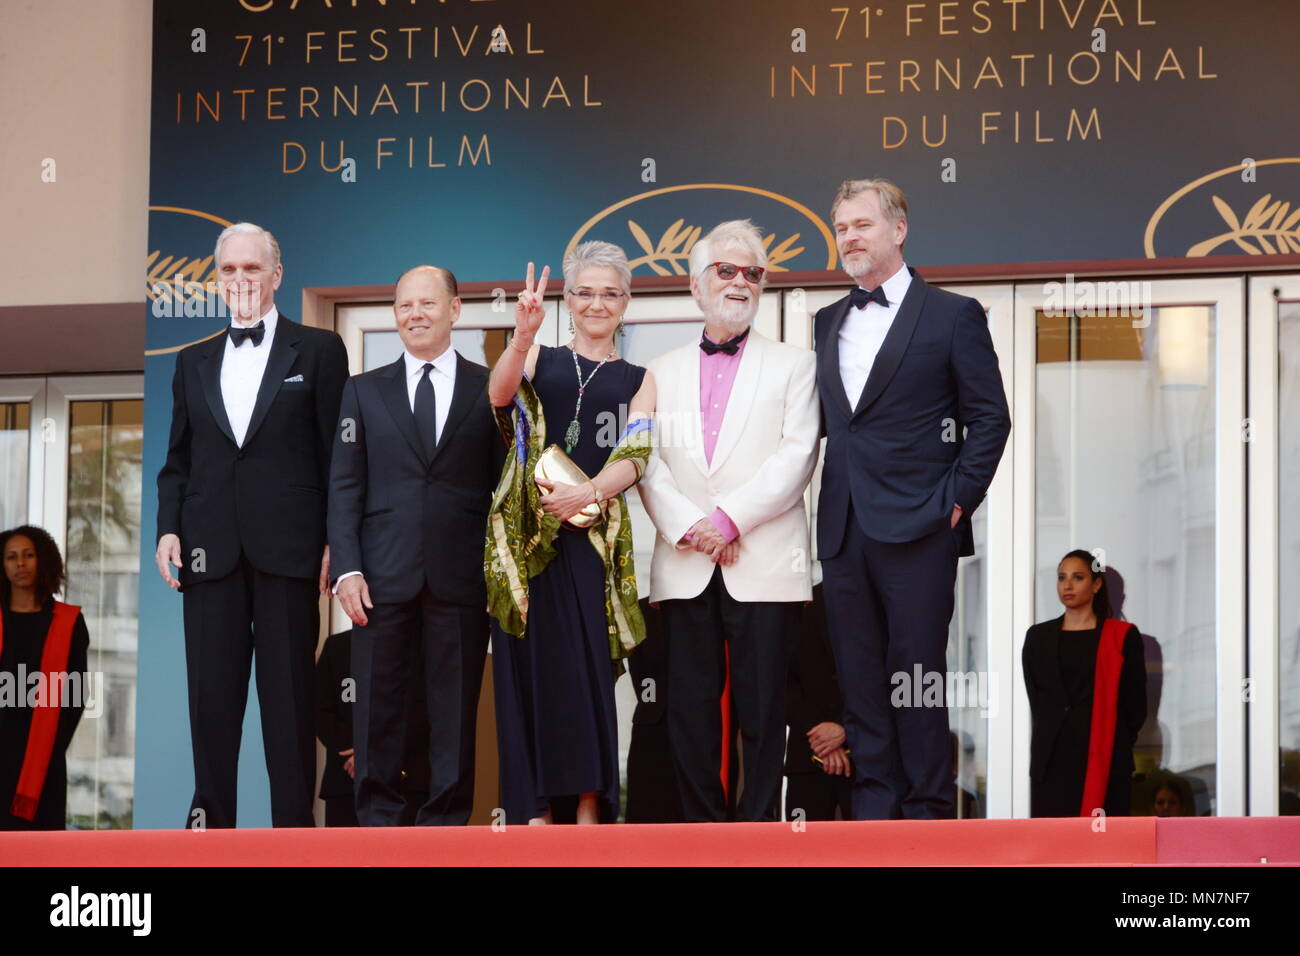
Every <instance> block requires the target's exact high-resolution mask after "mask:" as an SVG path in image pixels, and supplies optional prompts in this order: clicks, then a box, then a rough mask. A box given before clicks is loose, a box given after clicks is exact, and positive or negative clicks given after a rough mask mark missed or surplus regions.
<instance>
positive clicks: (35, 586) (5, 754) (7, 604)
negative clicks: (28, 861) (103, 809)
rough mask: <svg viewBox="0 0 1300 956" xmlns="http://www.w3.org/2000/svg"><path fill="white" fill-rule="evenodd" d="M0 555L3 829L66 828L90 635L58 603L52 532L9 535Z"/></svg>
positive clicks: (1, 538) (76, 614)
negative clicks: (0, 565)
mask: <svg viewBox="0 0 1300 956" xmlns="http://www.w3.org/2000/svg"><path fill="white" fill-rule="evenodd" d="M0 554H2V555H3V556H4V576H3V578H0V684H8V685H9V688H10V690H11V691H12V692H13V696H12V699H5V700H4V701H3V703H4V706H0V830H63V829H66V827H67V824H66V817H67V806H68V768H67V760H66V755H67V751H68V744H69V743H71V741H72V734H73V732H74V731H75V730H76V729H77V723H78V722H79V721H80V720H81V712H82V710H83V709H84V707H85V695H86V691H87V690H88V688H87V686H86V657H87V652H88V649H89V647H90V635H89V634H88V633H87V631H86V620H85V618H83V617H82V616H81V608H79V607H74V606H73V605H71V604H64V603H62V602H61V601H56V600H54V595H55V594H56V593H57V592H59V591H61V590H62V589H63V580H64V574H63V558H62V557H61V556H60V555H59V548H58V545H56V544H55V543H54V539H53V538H51V537H50V535H49V533H48V532H47V531H45V530H44V529H43V528H35V527H32V526H30V525H24V526H22V527H20V528H14V529H12V530H9V531H5V532H3V533H2V534H0ZM38 673H40V674H43V678H36V675H37V674H38ZM72 675H76V676H75V677H73V676H72ZM33 678H36V679H35V680H34V679H33ZM42 687H43V688H44V690H41V689H40V688H42ZM33 688H36V691H35V693H33ZM56 688H57V691H56ZM59 695H62V696H60V699H58V700H56V699H55V697H56V696H59ZM4 696H5V697H8V696H9V695H8V694H7V693H6V694H5V695H4Z"/></svg>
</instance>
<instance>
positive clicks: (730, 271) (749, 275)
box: [709, 262, 767, 285]
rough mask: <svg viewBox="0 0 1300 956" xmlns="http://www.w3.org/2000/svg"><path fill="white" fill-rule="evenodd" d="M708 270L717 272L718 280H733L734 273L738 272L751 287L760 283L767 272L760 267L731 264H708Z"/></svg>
mask: <svg viewBox="0 0 1300 956" xmlns="http://www.w3.org/2000/svg"><path fill="white" fill-rule="evenodd" d="M709 268H710V269H717V270H718V278H719V279H727V280H731V279H734V278H736V273H737V272H739V273H740V274H741V275H743V276H744V277H745V281H746V282H748V283H750V284H751V285H758V284H759V283H760V282H762V281H763V273H764V272H766V271H767V270H766V269H764V268H763V267H762V266H738V265H736V264H735V263H733V262H710V263H709Z"/></svg>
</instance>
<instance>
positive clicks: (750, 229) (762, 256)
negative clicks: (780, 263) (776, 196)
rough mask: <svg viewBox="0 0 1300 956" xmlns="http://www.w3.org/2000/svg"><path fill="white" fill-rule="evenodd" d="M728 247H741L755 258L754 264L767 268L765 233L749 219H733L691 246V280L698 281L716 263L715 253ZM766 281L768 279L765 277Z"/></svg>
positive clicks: (716, 227) (720, 224) (712, 230)
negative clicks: (764, 245) (716, 250)
mask: <svg viewBox="0 0 1300 956" xmlns="http://www.w3.org/2000/svg"><path fill="white" fill-rule="evenodd" d="M728 246H740V247H741V248H742V249H744V250H746V251H747V252H749V253H750V254H751V255H752V256H753V257H754V264H755V265H758V266H762V267H763V268H765V269H766V268H767V249H765V248H764V247H763V233H762V231H761V230H760V229H759V228H758V226H756V225H754V224H753V222H751V221H750V220H748V219H731V220H728V221H727V222H720V223H718V224H717V225H716V226H714V227H713V228H712V229H710V230H709V232H708V234H707V235H705V236H702V237H701V238H700V239H699V240H697V241H696V243H695V245H693V246H691V278H692V279H698V278H700V277H701V276H703V275H704V273H705V272H706V271H707V270H708V268H709V265H710V264H711V263H713V262H715V261H716V259H715V257H714V254H713V251H714V250H715V249H725V248H727V247H728ZM763 278H764V281H766V279H767V277H766V276H764V277H763Z"/></svg>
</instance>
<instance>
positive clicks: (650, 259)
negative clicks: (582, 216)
mask: <svg viewBox="0 0 1300 956" xmlns="http://www.w3.org/2000/svg"><path fill="white" fill-rule="evenodd" d="M698 192H703V193H713V194H714V195H715V196H716V195H717V194H722V195H723V196H725V197H727V199H728V200H729V201H730V202H732V203H735V204H736V205H737V206H739V208H735V209H734V211H733V212H732V217H736V216H748V217H750V218H752V219H754V220H757V221H759V222H763V221H768V222H770V221H771V218H770V217H773V216H776V217H779V218H778V220H777V221H778V222H783V223H785V225H784V226H782V227H780V228H781V232H780V233H777V232H775V231H774V232H771V233H768V234H767V235H766V236H764V238H763V248H764V249H766V250H767V256H768V268H769V269H770V270H771V271H773V272H788V271H789V270H791V269H799V268H808V269H834V268H835V265H836V262H837V261H838V259H839V253H838V250H836V248H835V237H834V236H833V235H832V234H831V230H830V229H829V228H828V227H827V225H826V223H825V222H823V221H822V219H821V217H819V216H818V215H817V214H816V213H814V212H813V211H812V210H811V209H809V208H808V207H807V206H805V205H803V204H802V203H800V202H797V201H796V200H794V199H791V198H790V197H789V196H782V195H781V194H780V193H774V192H772V191H771V190H768V189H762V188H760V187H757V186H744V185H740V184H738V183H685V184H682V185H678V186H661V187H659V188H657V189H651V190H649V191H647V192H643V193H637V194H636V195H634V196H628V197H627V198H626V199H620V200H619V201H618V202H616V203H614V204H612V205H610V206H606V207H605V208H604V209H602V210H601V211H600V212H598V213H596V214H595V215H594V216H592V217H591V218H589V219H588V220H587V221H586V222H584V223H583V224H582V225H581V226H579V227H578V229H577V231H576V232H574V234H573V236H572V237H571V238H570V239H569V243H568V246H567V247H566V248H565V252H566V254H567V253H568V252H570V251H572V250H573V249H574V248H576V247H577V245H578V243H580V242H582V241H583V240H584V239H586V238H588V234H589V233H591V232H592V230H594V229H597V228H604V229H609V228H610V227H613V226H614V225H615V224H617V225H618V229H616V230H611V231H614V232H619V231H621V229H622V227H623V225H624V224H626V227H627V230H628V234H630V236H631V240H632V241H631V243H630V244H628V243H625V248H626V249H627V251H628V256H629V262H628V265H630V266H631V267H632V270H633V271H634V272H635V271H636V270H637V269H639V268H643V267H644V268H643V271H650V272H653V273H655V274H656V275H660V276H685V275H687V274H688V273H689V272H690V257H691V249H692V248H694V246H695V243H696V242H698V241H699V239H700V236H701V234H702V233H703V232H704V228H705V227H701V226H697V225H693V224H689V223H687V221H686V219H685V218H680V219H674V220H673V221H672V223H671V224H670V225H669V226H668V227H667V228H666V229H663V230H662V232H660V231H659V224H660V223H662V222H667V221H668V219H669V218H670V217H671V216H673V215H675V214H676V213H677V212H678V211H680V206H679V205H678V204H680V203H681V202H683V201H689V199H687V198H686V196H685V194H687V193H698ZM741 197H743V199H742V198H741ZM647 202H649V203H651V205H650V206H649V207H646V206H645V205H644V204H645V203H647ZM741 202H743V204H744V205H743V206H741V205H739V204H740V203H741ZM655 204H658V205H655ZM665 204H666V205H667V209H665V208H664V207H665ZM768 204H774V205H775V208H773V206H772V205H768ZM675 205H678V208H673V207H674V206H675ZM631 206H637V209H636V211H635V212H633V210H631V209H630V208H629V207H631ZM765 206H766V208H764V207H765ZM792 213H793V214H794V215H796V216H798V217H799V218H798V219H796V220H794V221H793V222H791V221H789V219H790V216H791V214H792ZM633 217H635V218H633ZM787 228H788V229H791V230H795V229H798V230H800V231H798V232H794V234H793V235H786V233H785V229H787ZM656 233H657V234H658V238H657V239H654V238H651V237H652V236H653V235H655V234H656ZM597 235H599V233H597ZM778 235H786V238H785V239H782V240H780V241H778ZM592 238H594V236H592ZM614 238H617V237H614ZM800 256H803V260H801V261H800V263H795V262H792V261H791V260H797V259H799V257H800Z"/></svg>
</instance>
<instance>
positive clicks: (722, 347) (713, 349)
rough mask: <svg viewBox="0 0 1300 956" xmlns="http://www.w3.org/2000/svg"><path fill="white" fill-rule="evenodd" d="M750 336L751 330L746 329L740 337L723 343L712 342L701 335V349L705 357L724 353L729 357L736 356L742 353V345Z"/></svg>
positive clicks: (737, 336) (734, 337)
mask: <svg viewBox="0 0 1300 956" xmlns="http://www.w3.org/2000/svg"><path fill="white" fill-rule="evenodd" d="M748 334H749V329H745V331H743V332H741V333H740V334H739V335H736V336H733V337H732V338H729V339H727V341H725V342H721V343H719V342H711V341H709V340H708V339H707V338H705V337H704V335H703V334H701V335H700V349H701V350H702V351H703V352H704V354H705V355H715V354H717V353H718V352H724V353H726V354H727V355H735V354H736V353H737V352H739V351H740V343H741V342H743V341H745V336H747V335H748Z"/></svg>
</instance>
